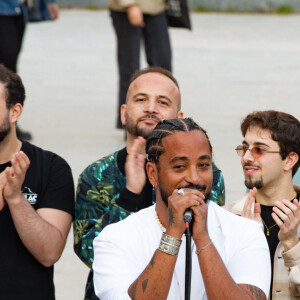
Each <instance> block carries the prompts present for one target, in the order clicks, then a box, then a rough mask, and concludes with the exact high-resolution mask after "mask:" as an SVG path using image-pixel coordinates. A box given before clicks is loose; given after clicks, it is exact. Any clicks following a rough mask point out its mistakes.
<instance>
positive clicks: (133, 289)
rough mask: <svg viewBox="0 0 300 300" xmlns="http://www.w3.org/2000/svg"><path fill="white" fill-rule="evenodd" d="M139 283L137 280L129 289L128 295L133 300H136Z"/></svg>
mask: <svg viewBox="0 0 300 300" xmlns="http://www.w3.org/2000/svg"><path fill="white" fill-rule="evenodd" d="M137 284H138V281H137V280H136V281H135V282H134V283H133V284H132V285H131V286H130V288H129V290H128V295H129V297H130V298H131V299H132V300H135V296H136V287H137Z"/></svg>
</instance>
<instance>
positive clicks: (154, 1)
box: [107, 0, 166, 15]
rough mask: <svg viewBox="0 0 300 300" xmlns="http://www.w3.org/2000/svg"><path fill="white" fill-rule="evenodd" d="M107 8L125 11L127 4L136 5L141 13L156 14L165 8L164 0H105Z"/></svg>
mask: <svg viewBox="0 0 300 300" xmlns="http://www.w3.org/2000/svg"><path fill="white" fill-rule="evenodd" d="M107 5H108V7H109V9H111V10H116V11H122V12H125V11H126V7H128V6H129V5H137V6H138V7H139V8H140V9H141V10H142V12H143V14H149V15H158V14H160V13H161V12H163V11H164V10H165V7H166V4H165V0H107Z"/></svg>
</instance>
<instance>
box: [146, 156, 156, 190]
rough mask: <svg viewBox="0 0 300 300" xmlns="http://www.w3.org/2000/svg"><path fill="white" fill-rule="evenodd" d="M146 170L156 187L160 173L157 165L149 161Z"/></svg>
mask: <svg viewBox="0 0 300 300" xmlns="http://www.w3.org/2000/svg"><path fill="white" fill-rule="evenodd" d="M146 171H147V175H148V178H149V181H150V183H151V184H152V185H153V186H154V187H156V186H157V183H158V176H157V175H158V174H157V166H156V164H155V163H154V162H152V161H148V162H147V165H146Z"/></svg>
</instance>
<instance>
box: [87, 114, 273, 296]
mask: <svg viewBox="0 0 300 300" xmlns="http://www.w3.org/2000/svg"><path fill="white" fill-rule="evenodd" d="M146 153H147V156H148V163H147V174H148V177H149V180H150V182H151V184H152V185H153V186H154V188H155V189H156V204H155V205H154V206H151V207H149V208H146V209H143V210H141V211H140V212H138V213H135V214H133V215H131V216H129V217H128V218H127V219H125V220H124V221H121V222H118V223H116V224H113V225H109V226H107V227H105V229H104V230H103V231H102V232H101V233H100V234H99V236H98V237H97V238H96V239H95V240H94V253H95V256H94V264H93V269H94V286H95V291H96V294H97V296H98V297H99V298H100V299H101V300H106V299H109V300H111V299H136V300H138V299H147V300H148V299H155V300H157V299H162V300H164V299H169V300H177V299H184V290H185V285H184V283H185V245H184V244H185V242H186V241H185V237H184V231H185V223H184V221H183V217H184V213H185V211H186V210H187V209H191V210H192V211H193V219H194V222H193V225H192V226H193V228H192V229H193V236H192V238H193V240H192V279H191V299H222V300H226V299H228V300H234V299H237V300H243V299H266V298H267V296H266V295H268V292H269V284H270V258H269V254H268V245H267V243H266V240H265V238H264V235H263V233H262V231H261V229H260V227H259V224H257V223H255V222H253V221H252V220H248V219H244V218H239V217H237V216H235V215H233V214H231V213H229V212H227V211H225V210H223V209H222V208H220V207H219V206H218V205H216V204H215V203H213V202H212V201H210V200H209V198H210V190H211V186H212V180H213V173H212V147H211V144H210V141H209V139H208V136H207V134H206V131H205V130H203V129H202V128H201V127H199V126H198V125H197V124H196V123H195V122H194V121H193V120H192V119H189V118H186V119H172V120H163V121H161V122H160V123H159V124H158V125H157V126H156V127H155V129H154V130H153V132H152V134H151V136H150V137H149V138H148V140H147V145H146ZM140 159H141V167H143V164H142V160H143V158H142V157H141V158H140ZM250 225H251V226H250Z"/></svg>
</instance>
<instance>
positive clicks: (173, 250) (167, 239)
mask: <svg viewBox="0 0 300 300" xmlns="http://www.w3.org/2000/svg"><path fill="white" fill-rule="evenodd" d="M180 245H181V240H180V239H177V238H174V237H172V236H169V235H167V234H165V233H163V234H162V237H161V240H160V243H159V246H158V249H159V250H160V251H163V252H165V253H167V254H171V255H174V256H177V255H178V252H179V248H180Z"/></svg>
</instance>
